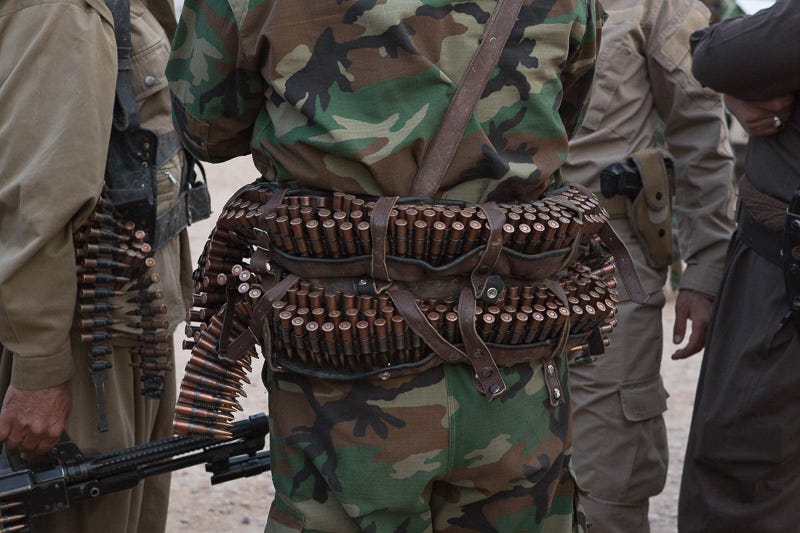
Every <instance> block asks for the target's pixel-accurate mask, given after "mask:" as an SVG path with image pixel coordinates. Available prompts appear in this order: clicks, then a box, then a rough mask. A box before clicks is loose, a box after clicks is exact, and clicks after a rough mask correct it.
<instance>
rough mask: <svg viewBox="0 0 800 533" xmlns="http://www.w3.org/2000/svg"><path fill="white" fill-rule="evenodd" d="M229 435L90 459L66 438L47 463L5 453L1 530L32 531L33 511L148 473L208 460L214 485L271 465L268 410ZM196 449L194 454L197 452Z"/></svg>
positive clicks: (0, 478) (51, 509)
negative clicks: (268, 447) (29, 527)
mask: <svg viewBox="0 0 800 533" xmlns="http://www.w3.org/2000/svg"><path fill="white" fill-rule="evenodd" d="M229 431H230V432H231V433H232V434H233V436H232V437H231V438H230V439H226V440H218V439H214V438H211V437H170V438H168V439H163V440H158V441H154V442H148V443H146V444H140V445H138V446H133V447H131V448H125V449H123V450H116V451H112V452H107V453H103V454H100V455H96V456H94V457H89V458H86V457H84V456H83V454H81V452H80V451H79V450H78V447H77V446H76V445H75V443H73V442H72V441H70V440H68V439H67V438H62V440H61V442H59V444H58V445H56V447H55V448H54V449H53V451H52V452H51V454H50V458H49V459H48V460H46V462H45V464H41V465H40V464H36V465H34V464H28V463H27V462H26V461H25V460H24V459H23V458H22V457H20V456H18V455H12V456H8V455H2V456H0V533H11V532H23V531H27V530H28V526H29V524H28V520H29V519H30V518H31V517H33V516H38V515H43V514H48V513H55V512H58V511H60V510H63V509H66V508H68V507H69V506H70V505H73V504H74V503H76V502H79V501H83V500H93V499H95V498H99V497H101V496H103V495H105V494H110V493H112V492H117V491H120V490H125V489H129V488H132V487H134V486H135V485H136V484H137V483H139V481H141V480H142V479H144V478H146V477H150V476H155V475H158V474H164V473H166V472H172V471H175V470H180V469H182V468H187V467H190V466H194V465H198V464H201V463H206V471H207V472H210V473H211V484H212V485H215V484H217V483H223V482H225V481H230V480H233V479H238V478H241V477H250V476H254V475H257V474H260V473H262V472H265V471H267V470H269V469H270V454H269V451H266V450H263V448H264V445H265V440H266V435H267V433H268V432H269V424H268V419H267V416H266V415H265V414H264V413H259V414H257V415H253V416H251V417H250V418H249V419H247V420H241V421H239V422H234V423H233V424H232V427H231V428H230V430H229ZM192 452H194V453H192ZM186 454H188V455H186Z"/></svg>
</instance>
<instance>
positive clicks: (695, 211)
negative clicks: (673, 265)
mask: <svg viewBox="0 0 800 533" xmlns="http://www.w3.org/2000/svg"><path fill="white" fill-rule="evenodd" d="M652 5H653V6H656V5H658V2H654V3H653V4H652ZM649 21H650V26H651V27H650V28H649V35H650V38H649V39H648V44H647V57H648V70H649V75H650V85H651V87H652V91H653V97H654V102H655V105H656V108H657V110H658V113H659V115H660V116H661V118H662V119H663V120H664V122H665V130H664V135H665V140H666V145H667V148H668V150H669V152H670V153H671V154H672V156H673V160H674V163H675V201H674V212H675V215H676V217H677V222H678V240H679V243H680V250H681V253H682V256H683V259H684V260H685V261H686V264H687V266H686V271H685V272H684V274H683V276H682V277H681V288H683V289H692V290H696V291H700V292H702V293H704V294H708V295H711V296H713V295H714V294H716V292H717V289H718V287H719V284H720V283H721V281H722V273H723V270H724V263H725V254H726V250H727V246H728V241H729V240H730V236H731V233H732V231H733V220H732V198H733V187H732V176H733V165H734V160H733V153H732V150H731V146H730V142H729V138H728V128H727V125H726V122H725V118H724V111H723V105H722V99H721V97H720V95H719V94H716V93H714V92H712V91H710V90H708V89H704V88H702V87H701V86H700V84H699V83H698V82H697V80H696V79H695V78H694V76H692V73H691V54H690V51H689V35H690V34H691V32H692V31H694V30H696V29H698V28H702V27H705V26H706V25H707V21H708V12H707V11H706V10H705V8H704V7H703V6H702V5H700V4H698V3H696V2H693V1H690V0H665V1H663V2H661V3H660V7H659V8H658V9H653V10H652V12H651V18H650V19H649Z"/></svg>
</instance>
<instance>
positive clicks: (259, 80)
mask: <svg viewBox="0 0 800 533" xmlns="http://www.w3.org/2000/svg"><path fill="white" fill-rule="evenodd" d="M390 4H391V5H390ZM495 6H496V0H478V1H470V2H464V1H446V0H436V1H432V0H392V2H391V3H389V2H374V1H373V2H356V1H352V0H347V1H343V0H339V1H336V2H334V1H331V0H327V1H324V2H321V1H319V0H272V1H266V0H249V1H246V0H203V1H200V0H187V1H186V3H185V5H184V9H183V13H182V16H181V20H180V22H179V27H178V32H177V35H176V38H175V40H174V41H173V50H172V55H171V59H170V62H169V66H168V69H167V75H168V78H169V80H170V88H171V90H172V92H173V99H174V111H173V114H174V119H175V121H176V124H177V127H178V129H179V130H180V131H181V132H182V135H183V137H184V141H185V142H186V144H187V146H188V147H189V149H190V150H191V151H192V152H193V153H194V154H195V155H196V156H197V157H198V158H200V159H203V160H208V161H223V160H226V159H229V158H231V157H235V156H239V155H245V154H249V153H252V154H253V159H254V162H255V165H256V167H257V168H258V169H259V171H260V172H261V173H262V174H263V175H264V176H265V177H267V178H268V179H273V180H277V181H280V182H286V183H293V184H300V185H303V186H309V187H317V188H321V189H326V190H340V191H344V192H349V193H354V194H359V193H362V194H364V193H365V194H373V195H400V196H402V195H404V194H406V193H407V191H408V190H409V187H410V184H411V182H412V180H413V178H414V176H415V174H416V173H417V170H418V163H419V161H420V159H421V157H422V155H423V154H424V153H425V150H426V148H427V147H428V145H429V142H430V140H431V138H432V136H433V135H434V133H435V132H436V129H437V127H438V126H439V123H440V121H441V119H442V116H443V115H444V113H445V111H446V109H447V106H448V104H449V102H450V99H451V97H452V95H453V93H454V92H455V89H456V87H457V85H458V83H459V81H460V80H461V78H462V76H463V74H464V72H465V70H466V69H467V66H468V64H469V61H470V59H471V57H472V55H473V53H474V52H475V50H476V48H477V46H478V42H479V40H480V37H481V35H482V33H483V31H484V26H485V23H486V22H487V20H488V18H489V16H490V14H491V12H492V11H493V9H494V8H495ZM602 16H603V12H602V9H601V7H600V6H599V4H598V3H597V2H596V0H528V1H526V3H525V5H524V6H523V7H522V11H521V13H520V15H519V19H518V21H517V23H516V26H515V28H514V30H513V31H512V33H511V36H510V38H509V40H508V43H507V45H506V47H505V49H504V51H503V53H502V56H501V58H500V61H499V64H498V66H497V67H496V68H495V70H494V72H493V73H492V76H491V78H490V80H489V82H488V84H487V86H486V89H485V90H484V93H483V95H482V97H481V99H480V102H479V104H478V106H477V108H476V111H475V113H474V114H473V117H472V120H471V122H470V124H469V125H468V126H467V130H466V132H465V134H464V138H463V141H462V143H461V144H460V146H459V148H458V150H457V152H456V154H455V157H454V160H453V163H452V164H451V166H450V168H449V170H448V172H447V174H446V176H445V177H444V180H443V185H442V187H441V190H440V195H441V197H443V198H455V199H461V200H467V201H485V200H495V201H506V200H521V199H532V198H536V197H538V196H539V195H540V194H541V192H542V191H543V190H544V189H545V188H546V187H547V186H548V185H550V184H552V183H553V182H554V180H557V179H560V175H559V174H558V169H559V167H560V166H561V164H562V162H563V161H564V160H565V158H566V155H567V139H568V137H569V136H571V134H572V133H573V132H574V131H576V129H577V125H578V123H579V120H580V117H581V115H582V112H583V110H584V105H585V103H586V100H587V98H586V97H587V94H588V92H589V88H590V85H591V81H592V76H593V69H594V60H595V56H596V54H597V50H598V46H599V33H600V25H601V22H602Z"/></svg>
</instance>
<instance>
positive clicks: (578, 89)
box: [559, 0, 606, 138]
mask: <svg viewBox="0 0 800 533" xmlns="http://www.w3.org/2000/svg"><path fill="white" fill-rule="evenodd" d="M605 19H606V13H605V11H604V10H603V7H602V6H601V5H600V3H599V2H597V1H594V0H589V2H588V3H587V7H586V23H585V25H583V27H576V28H574V31H573V34H572V35H571V36H570V39H571V43H573V47H572V51H571V54H570V59H569V63H568V65H567V66H566V67H565V68H564V70H563V72H562V74H561V81H562V84H563V87H564V94H563V98H562V102H561V106H560V107H559V114H560V115H561V120H562V122H563V123H564V128H565V130H566V132H567V136H568V137H569V138H572V137H573V136H574V135H575V134H576V133H577V132H578V129H579V128H580V125H581V122H582V121H583V117H584V115H585V113H586V108H587V106H588V104H589V93H590V91H591V87H592V81H593V80H594V69H595V62H596V60H597V54H598V52H599V50H600V35H601V28H602V26H603V22H604V21H605Z"/></svg>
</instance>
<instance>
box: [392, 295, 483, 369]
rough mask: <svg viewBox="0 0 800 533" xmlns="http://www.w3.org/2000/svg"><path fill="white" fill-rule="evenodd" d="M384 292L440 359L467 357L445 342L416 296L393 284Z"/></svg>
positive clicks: (455, 361)
mask: <svg viewBox="0 0 800 533" xmlns="http://www.w3.org/2000/svg"><path fill="white" fill-rule="evenodd" d="M386 293H387V294H388V295H389V297H390V298H391V299H392V302H394V305H395V308H396V309H397V312H398V313H399V314H400V316H402V317H403V318H404V319H405V321H406V324H408V327H409V328H411V331H413V332H414V333H416V334H417V335H419V336H420V337H421V338H422V341H423V342H424V343H425V344H427V345H428V346H429V347H430V348H431V349H432V350H433V351H434V353H436V355H438V356H439V357H440V358H441V359H442V360H444V361H445V362H448V363H458V362H461V361H465V360H467V359H469V358H468V357H467V356H466V355H465V354H464V352H462V351H461V350H459V349H458V348H456V347H455V346H453V345H452V344H450V343H449V342H447V341H446V340H445V339H444V338H443V337H442V336H441V335H439V332H438V331H436V329H435V328H434V327H433V326H432V325H431V323H430V322H428V319H427V318H425V315H424V314H423V313H422V311H420V310H419V307H417V304H416V297H415V296H414V295H413V294H412V293H411V292H409V291H407V290H405V289H402V288H400V287H398V286H397V285H393V286H392V287H389V288H388V289H387V290H386Z"/></svg>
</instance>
